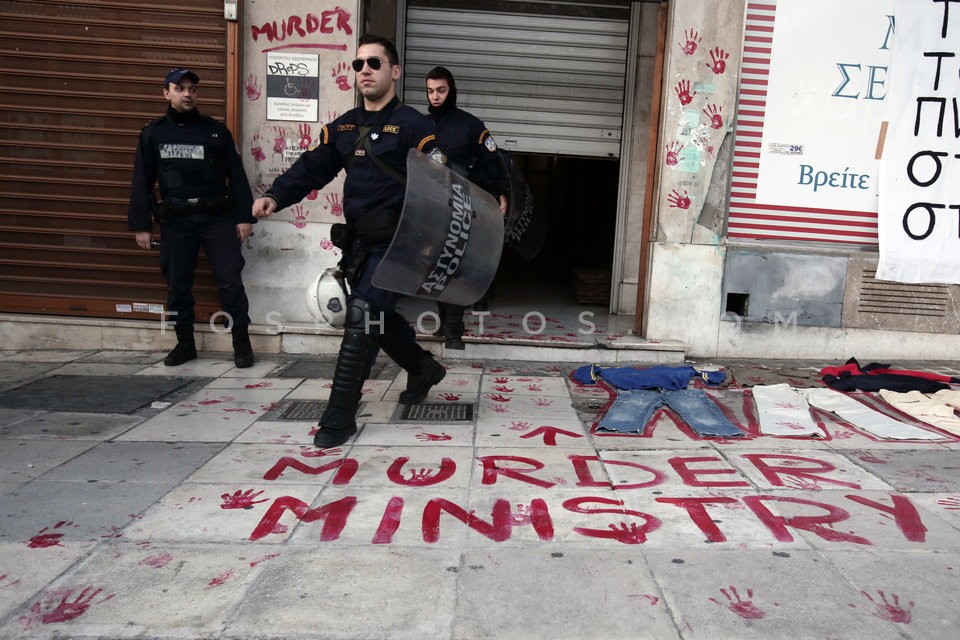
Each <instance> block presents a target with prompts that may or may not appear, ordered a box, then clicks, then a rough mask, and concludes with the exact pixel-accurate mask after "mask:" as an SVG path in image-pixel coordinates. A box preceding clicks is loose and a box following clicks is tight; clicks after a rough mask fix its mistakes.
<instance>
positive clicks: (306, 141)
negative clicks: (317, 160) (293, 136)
mask: <svg viewBox="0 0 960 640" xmlns="http://www.w3.org/2000/svg"><path fill="white" fill-rule="evenodd" d="M311 142H313V138H312V137H311V136H310V125H309V124H307V123H306V122H302V123H301V124H300V142H299V143H298V144H299V146H300V148H301V149H304V150H305V149H309V148H310V143H311Z"/></svg>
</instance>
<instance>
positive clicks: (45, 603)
mask: <svg viewBox="0 0 960 640" xmlns="http://www.w3.org/2000/svg"><path fill="white" fill-rule="evenodd" d="M75 591H76V589H73V588H70V589H55V590H53V591H49V592H47V593H46V594H44V597H43V599H41V600H38V601H36V602H34V603H33V605H32V606H31V607H30V615H26V616H20V624H22V625H23V626H24V627H26V628H27V629H29V628H31V627H32V626H33V625H34V624H36V623H37V622H39V623H41V624H51V623H54V622H66V621H68V620H73V619H74V618H76V617H78V616H81V615H83V614H84V613H86V611H87V609H89V608H90V606H91V605H94V604H100V603H101V602H106V601H107V600H109V599H110V598H112V597H113V596H114V595H116V594H113V593H111V594H110V595H108V596H104V597H103V598H101V599H99V600H96V601H94V598H96V597H97V596H98V595H100V594H101V593H103V589H101V588H99V587H98V588H96V589H95V588H94V587H93V586H88V587H84V588H83V590H82V591H81V592H80V593H79V594H77V596H76V597H75V598H74V599H73V600H71V599H70V598H71V597H72V596H73V595H74V592H75Z"/></svg>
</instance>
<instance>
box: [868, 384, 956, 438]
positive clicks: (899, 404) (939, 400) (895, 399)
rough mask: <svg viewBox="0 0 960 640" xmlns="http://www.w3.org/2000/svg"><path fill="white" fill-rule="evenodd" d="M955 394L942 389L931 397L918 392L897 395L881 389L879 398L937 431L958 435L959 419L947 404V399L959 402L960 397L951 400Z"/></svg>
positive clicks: (894, 392)
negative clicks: (935, 428)
mask: <svg viewBox="0 0 960 640" xmlns="http://www.w3.org/2000/svg"><path fill="white" fill-rule="evenodd" d="M944 392H946V394H944ZM956 393H957V392H956V391H951V390H950V389H943V390H941V391H938V392H937V393H935V394H932V395H927V394H923V393H920V392H919V391H908V392H906V393H898V392H896V391H889V390H887V389H881V390H880V397H881V398H883V399H884V400H885V401H886V402H888V403H889V404H890V405H891V406H893V407H895V408H896V409H899V410H900V411H903V412H904V413H905V414H907V415H908V416H913V417H914V418H916V419H917V420H922V421H923V422H926V423H927V424H932V425H933V426H935V427H937V428H938V429H943V430H944V431H947V432H949V433H952V434H954V435H960V417H957V414H956V413H954V410H953V406H952V405H951V404H949V403H948V402H947V400H948V399H949V400H950V401H953V402H958V401H960V397H957V398H953V397H952V395H951V394H956ZM941 394H943V395H941ZM958 396H960V394H958ZM954 406H955V405H954Z"/></svg>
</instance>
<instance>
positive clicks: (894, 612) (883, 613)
mask: <svg viewBox="0 0 960 640" xmlns="http://www.w3.org/2000/svg"><path fill="white" fill-rule="evenodd" d="M860 593H861V595H863V597H864V598H866V599H867V600H869V601H870V602H872V603H873V604H875V605H876V606H877V610H876V611H874V613H873V615H875V616H877V617H878V618H880V619H881V620H887V621H888V622H900V623H903V624H910V621H911V620H913V612H912V611H911V609H913V600H911V601H910V602H909V603H907V607H908V608H904V607H901V606H900V596H898V595H897V594H895V593H893V594H890V600H887V594H885V593H884V592H883V591H880V590H877V595H878V596H880V600H881V601H880V602H877V601H876V600H874V599H873V598H871V597H870V594H869V593H867V592H866V591H861V592H860Z"/></svg>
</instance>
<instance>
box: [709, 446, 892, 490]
mask: <svg viewBox="0 0 960 640" xmlns="http://www.w3.org/2000/svg"><path fill="white" fill-rule="evenodd" d="M723 453H724V455H725V456H726V458H727V459H728V460H729V461H730V464H732V465H733V466H735V467H736V468H738V469H740V471H741V472H742V473H743V475H744V476H745V477H747V478H748V479H749V480H750V482H751V483H753V484H754V486H756V487H757V488H759V489H761V490H764V491H771V490H778V489H804V490H808V491H848V490H871V489H873V490H877V489H884V490H890V489H892V487H891V485H889V484H887V483H886V482H883V481H882V480H880V479H878V478H876V477H874V476H873V475H871V474H869V473H867V472H866V471H864V470H863V469H862V468H861V467H860V466H858V465H856V464H853V463H852V462H851V461H850V460H849V459H847V458H845V457H844V456H842V455H840V454H837V453H833V452H828V451H816V452H807V451H800V452H796V453H785V452H783V453H782V452H771V451H768V450H765V449H759V448H757V449H752V450H750V449H738V450H736V451H734V450H732V449H724V450H723Z"/></svg>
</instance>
